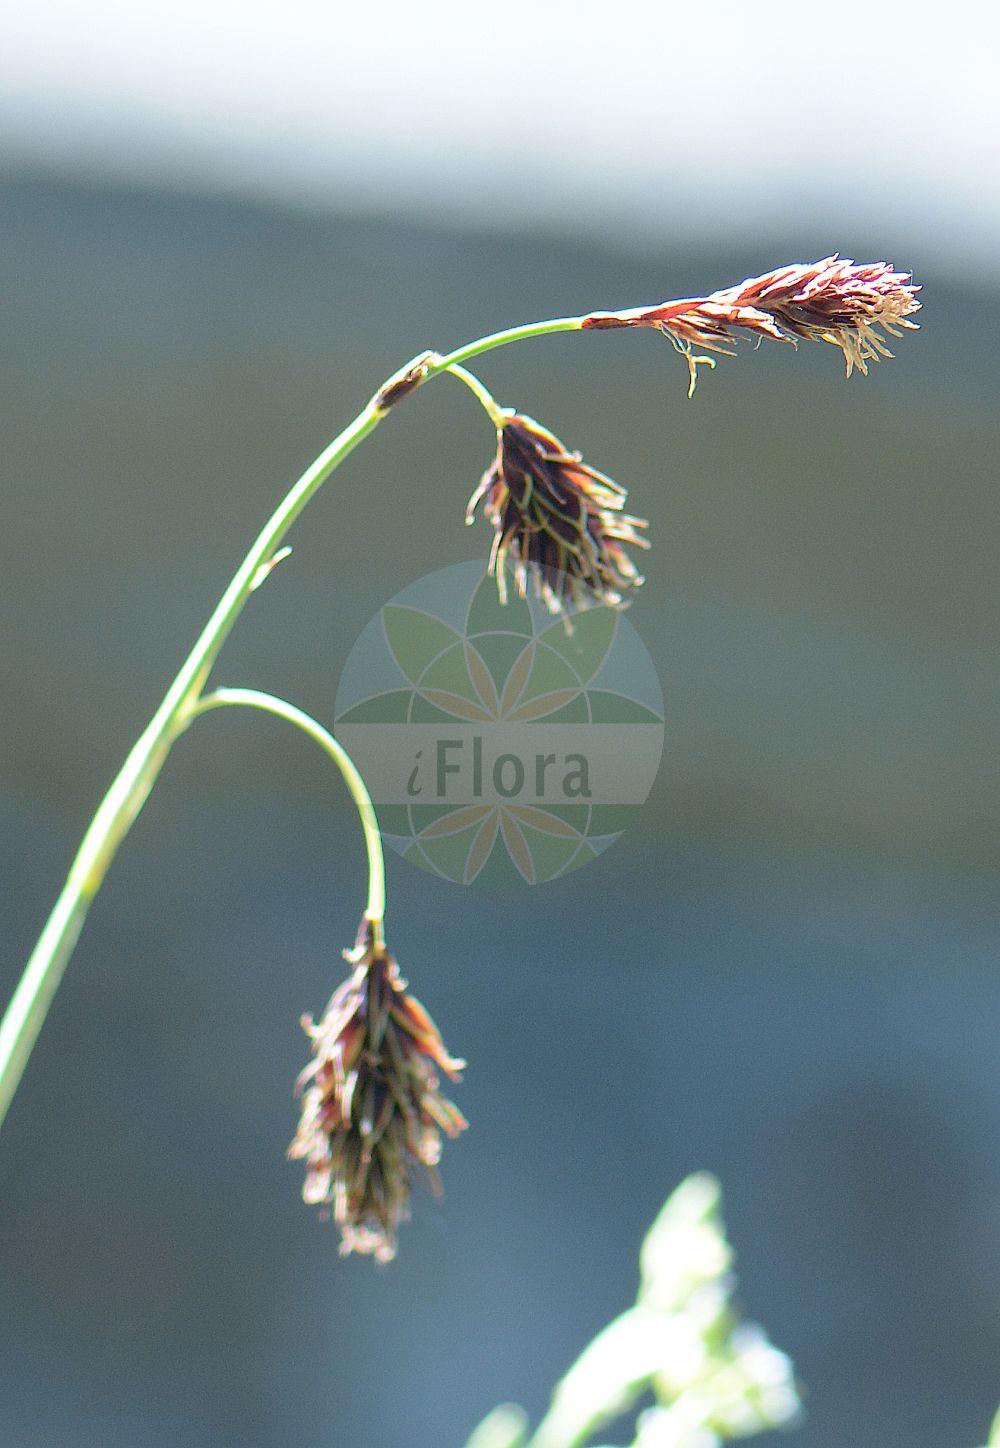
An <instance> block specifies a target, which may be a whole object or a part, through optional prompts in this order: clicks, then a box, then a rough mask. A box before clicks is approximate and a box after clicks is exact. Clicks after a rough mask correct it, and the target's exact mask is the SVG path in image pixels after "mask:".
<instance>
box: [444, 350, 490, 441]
mask: <svg viewBox="0 0 1000 1448" xmlns="http://www.w3.org/2000/svg"><path fill="white" fill-rule="evenodd" d="M448 372H449V374H450V376H452V377H457V378H458V380H459V382H464V383H465V385H466V387H467V388H468V389H469V391H470V392H471V393H473V394H474V396H475V397H476V398H477V399H478V401H479V403H480V405H481V406H482V408H483V410H484V411H485V413H486V415H487V417H488V418H489V419H490V421H491V422H492V424H493V426H494V427H495V428H498V429H499V428H501V427H503V408H502V407H501V406H500V404H499V403H498V402H497V400H496V398H495V397H494V396H493V394H492V392H488V391H487V389H486V388H485V387H484V386H483V384H482V383H481V382H480V380H479V378H478V377H476V376H475V374H474V373H472V372H466V370H465V368H464V367H460V366H459V365H458V363H457V362H453V363H452V364H451V366H450V367H449V368H448Z"/></svg>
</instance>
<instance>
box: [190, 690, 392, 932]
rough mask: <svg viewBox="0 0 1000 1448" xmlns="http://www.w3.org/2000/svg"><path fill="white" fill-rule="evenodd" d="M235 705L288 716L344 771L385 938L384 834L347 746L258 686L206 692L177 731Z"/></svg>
mask: <svg viewBox="0 0 1000 1448" xmlns="http://www.w3.org/2000/svg"><path fill="white" fill-rule="evenodd" d="M233 707H238V708H244V709H262V710H263V711H264V713H265V714H275V715H277V717H278V718H279V719H286V720H287V721H288V723H289V724H294V725H295V726H296V728H298V729H301V730H302V732H303V734H308V735H309V738H310V739H315V741H316V743H317V744H318V745H319V747H320V748H321V749H325V750H326V752H327V754H328V755H329V756H330V758H331V759H332V760H333V762H334V764H336V766H337V768H338V769H339V770H340V773H341V775H342V776H343V779H344V783H345V784H346V785H347V788H348V790H349V791H350V795H351V798H352V799H353V801H354V804H355V808H356V809H357V811H358V817H359V818H360V820H361V828H362V830H363V831H364V836H365V848H366V849H367V851H368V906H367V908H366V910H365V914H366V915H367V917H368V919H369V920H370V921H371V922H372V928H373V930H374V932H375V935H376V937H377V939H378V940H379V941H381V940H382V921H383V919H384V918H385V860H384V858H383V855H382V835H381V832H380V831H379V827H378V820H377V819H376V817H375V806H374V805H373V804H372V799H371V795H370V794H369V793H368V790H367V788H366V786H365V782H364V780H363V779H362V778H361V775H360V774H359V773H358V770H357V767H356V765H355V763H354V761H353V759H352V758H351V756H350V755H349V754H348V752H347V750H346V749H345V748H344V746H343V745H342V744H340V743H338V741H337V740H336V739H334V737H333V735H332V734H331V733H330V732H329V730H327V729H324V728H323V726H322V724H319V723H317V722H316V720H315V719H313V718H312V716H311V715H309V714H306V713H304V712H303V710H302V709H297V708H296V707H295V705H294V704H289V703H287V702H286V700H284V699H278V698H275V696H274V695H273V694H262V693H261V692H260V690H258V689H213V690H212V692H211V694H204V695H202V697H201V698H200V699H199V700H198V701H197V703H195V704H192V705H191V707H190V709H188V710H186V712H185V713H184V715H183V716H182V717H181V719H179V720H178V724H177V730H176V732H177V733H178V734H179V733H181V732H182V731H183V730H184V729H186V728H187V727H188V725H189V724H190V723H191V722H192V721H193V720H194V719H196V718H197V717H198V715H199V714H207V713H208V712H209V710H211V709H226V708H233Z"/></svg>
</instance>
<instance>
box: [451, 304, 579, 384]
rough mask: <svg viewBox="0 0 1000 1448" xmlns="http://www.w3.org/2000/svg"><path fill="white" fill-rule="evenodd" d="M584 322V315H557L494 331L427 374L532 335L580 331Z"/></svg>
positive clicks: (479, 338)
mask: <svg viewBox="0 0 1000 1448" xmlns="http://www.w3.org/2000/svg"><path fill="white" fill-rule="evenodd" d="M583 322H584V319H583V317H555V318H553V319H551V320H549V321H547V322H529V323H528V324H527V325H526V326H524V327H508V328H507V330H506V331H504V332H493V333H492V334H491V335H490V336H489V337H477V339H476V340H475V342H467V343H466V345H465V346H464V347H456V349H455V351H454V352H448V353H447V354H446V355H445V356H443V357H441V358H439V359H438V360H437V361H436V362H434V363H432V364H431V366H430V367H429V368H428V373H427V375H428V376H429V377H433V376H435V375H436V374H437V373H438V372H446V371H447V370H448V369H449V368H450V367H454V366H455V365H456V363H459V364H460V363H462V362H468V361H469V360H470V359H471V358H472V357H478V356H479V355H480V354H481V353H482V352H492V351H493V350H494V349H495V348H497V347H506V346H507V345H508V344H509V343H510V342H526V341H528V339H529V338H531V337H548V336H549V335H550V334H551V333H553V332H579V331H580V329H581V328H582V326H583Z"/></svg>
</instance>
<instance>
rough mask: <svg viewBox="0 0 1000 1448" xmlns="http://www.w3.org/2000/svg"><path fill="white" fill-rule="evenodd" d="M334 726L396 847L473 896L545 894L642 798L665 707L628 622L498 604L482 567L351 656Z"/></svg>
mask: <svg viewBox="0 0 1000 1448" xmlns="http://www.w3.org/2000/svg"><path fill="white" fill-rule="evenodd" d="M336 718H337V723H336V728H337V734H338V737H339V738H340V739H341V741H342V742H343V744H344V746H345V747H346V748H347V749H348V750H349V752H350V753H351V755H352V756H353V758H354V759H355V761H356V762H357V764H358V766H359V768H360V769H361V771H362V773H363V774H364V776H365V779H366V780H367V782H368V786H369V789H370V790H371V793H372V797H373V799H374V801H375V805H376V808H377V810H378V815H379V821H380V823H381V826H382V830H383V834H384V837H385V838H386V840H387V842H388V843H389V844H391V845H392V846H393V847H394V848H395V849H397V850H398V851H399V853H400V854H402V855H403V856H404V858H405V859H408V860H411V861H412V862H413V863H414V864H416V865H419V866H421V867H422V868H423V869H426V870H430V871H431V872H433V873H434V874H436V875H439V876H442V877H444V878H445V879H448V880H454V881H457V882H458V883H461V884H466V885H470V884H472V883H474V882H475V883H477V884H488V885H493V886H503V885H508V884H524V883H527V884H531V885H534V884H539V883H541V882H542V881H545V880H552V879H555V878H556V877H558V876H560V875H565V874H568V873H569V872H570V871H571V870H575V869H578V868H579V866H581V865H584V864H587V863H588V862H589V861H590V860H593V859H595V858H596V856H597V855H599V854H600V853H601V851H602V850H604V849H606V848H607V846H608V845H609V844H611V843H612V842H613V841H614V840H615V839H617V838H618V836H619V835H620V834H621V832H622V830H623V829H624V828H625V826H626V825H627V824H628V822H629V820H630V819H631V818H632V816H633V815H634V813H635V811H636V810H637V809H638V808H639V806H640V805H641V804H642V803H643V801H644V800H645V798H646V796H647V794H648V793H649V790H650V788H651V786H652V783H653V780H654V778H655V776H656V771H657V768H658V766H659V761H660V756H661V753H662V749H663V700H662V695H661V693H660V688H659V684H658V682H657V679H656V674H655V671H654V669H653V666H652V662H651V660H650V658H649V654H648V652H647V651H646V649H645V648H644V646H643V644H642V642H641V640H640V639H639V637H638V635H637V633H636V631H635V629H634V628H633V627H632V625H631V624H630V623H629V622H628V620H627V619H626V618H624V616H623V615H622V614H621V613H620V612H618V611H617V610H614V609H610V608H606V607H603V606H595V607H592V608H583V609H579V610H572V611H571V613H570V616H569V619H568V620H567V619H563V618H559V619H556V620H553V617H552V615H551V613H550V612H548V611H547V610H546V609H545V607H544V605H543V604H541V603H538V602H536V601H535V600H533V599H529V600H525V599H520V598H515V597H512V598H511V599H510V600H509V602H508V603H507V604H506V605H501V604H500V603H499V601H498V599H497V594H496V588H495V586H494V583H493V581H492V580H491V579H489V578H485V577H484V569H483V565H482V564H481V563H470V564H459V565H457V566H455V567H452V568H446V569H442V570H441V571H440V572H438V573H434V574H431V575H429V576H428V577H427V578H424V579H421V580H420V581H419V582H418V583H416V584H414V585H412V586H411V587H409V588H407V589H406V590H404V592H403V593H401V594H400V595H398V596H397V598H395V599H394V600H393V601H392V602H391V603H388V604H386V605H385V606H384V607H383V608H382V609H381V610H380V611H379V613H378V614H377V615H376V617H375V618H374V619H373V620H372V621H371V623H370V624H369V625H368V626H367V628H366V629H365V630H364V631H363V633H362V634H361V637H360V638H359V639H358V641H357V643H356V644H355V646H354V648H353V650H352V652H351V655H350V657H349V659H348V661H347V664H346V666H345V669H344V673H343V676H342V678H341V681H340V686H339V688H338V691H337V702H336Z"/></svg>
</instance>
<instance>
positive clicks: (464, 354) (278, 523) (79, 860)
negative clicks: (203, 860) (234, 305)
mask: <svg viewBox="0 0 1000 1448" xmlns="http://www.w3.org/2000/svg"><path fill="white" fill-rule="evenodd" d="M582 321H583V319H582V317H571V318H566V317H563V318H557V319H556V320H554V321H548V322H532V323H530V324H529V325H527V326H524V327H512V328H509V329H508V330H507V331H504V332H495V333H493V334H492V335H491V336H489V337H480V338H478V339H477V340H476V341H475V342H469V343H468V344H467V345H466V346H464V347H459V348H458V349H457V350H456V351H454V352H451V353H449V354H448V355H447V356H441V355H439V354H437V353H431V354H426V355H425V357H423V358H420V359H417V363H418V364H419V365H418V366H417V367H416V372H415V374H413V375H414V377H415V380H413V381H412V382H410V383H409V384H408V385H406V386H404V387H403V388H402V389H401V391H400V392H399V393H398V395H399V396H405V395H406V394H407V393H408V392H409V391H411V390H413V389H414V388H415V387H416V386H419V385H421V384H422V383H423V382H426V381H428V380H429V379H430V378H431V377H436V376H438V375H439V374H440V373H441V372H446V371H448V370H449V368H451V367H456V366H457V367H461V364H462V363H463V362H466V361H468V360H469V358H471V357H476V356H479V355H480V354H481V353H483V352H490V351H492V350H493V349H494V348H495V347H505V346H507V345H508V344H509V343H511V342H520V341H525V340H527V339H528V338H531V337H542V336H545V335H547V334H548V333H551V332H568V331H577V330H579V328H580V326H581V324H582ZM414 365H415V364H410V369H409V373H408V369H407V368H404V369H402V373H403V374H407V375H409V374H410V373H412V372H413V368H414ZM400 375H401V374H399V373H397V374H395V375H394V378H391V379H389V382H388V383H387V384H386V385H385V386H386V387H387V388H388V387H390V384H392V383H393V382H396V383H397V385H398V379H399V377H400ZM468 377H469V374H465V376H464V377H463V380H466V382H467V385H468ZM486 395H487V396H488V394H486ZM480 401H484V398H483V397H482V396H481V397H480ZM392 405H393V402H392V393H391V392H389V393H386V392H385V391H384V389H379V392H376V394H375V395H374V397H373V398H372V399H371V401H370V402H368V403H367V404H366V406H365V407H363V408H362V409H361V411H360V412H359V413H358V415H357V417H356V418H355V419H354V421H353V422H351V423H349V424H348V425H347V427H345V428H344V430H343V432H341V433H340V434H338V436H337V437H335V438H334V440H333V442H331V443H330V444H329V446H328V447H326V448H324V450H323V451H322V452H321V453H320V455H319V457H318V458H317V459H316V460H315V462H313V463H311V464H310V466H309V467H308V468H307V469H306V471H305V472H304V473H303V474H302V476H301V478H299V480H298V482H297V483H295V484H294V486H293V487H292V488H291V490H290V491H289V492H288V494H287V495H286V497H285V498H284V499H283V501H282V502H281V503H279V505H278V507H277V508H276V509H275V511H274V513H273V514H272V515H271V517H270V518H269V519H268V521H267V523H266V524H265V525H264V527H263V529H262V530H261V532H260V534H259V535H258V537H257V539H256V541H255V542H254V544H253V546H252V547H251V549H250V551H249V552H248V553H247V555H246V557H245V558H244V560H243V562H242V563H241V564H240V566H239V568H238V569H237V571H236V573H235V574H234V576H233V578H232V581H231V582H230V584H229V587H228V588H227V589H226V591H225V593H224V594H223V595H222V597H221V599H220V600H219V603H218V605H217V606H216V608H215V611H214V612H213V614H212V616H211V618H210V619H209V621H208V623H207V624H206V625H205V627H204V629H203V630H202V632H201V635H200V636H199V638H198V641H197V642H196V644H195V646H194V648H193V649H192V650H191V652H190V654H189V655H188V657H187V658H186V660H185V661H184V663H183V665H182V666H181V670H180V672H179V673H178V675H177V677H176V679H175V680H174V682H173V683H172V684H171V685H170V688H169V689H168V690H167V692H166V694H165V695H164V698H163V701H162V703H161V704H160V706H159V708H158V709H157V710H156V713H155V714H154V715H153V717H152V719H151V720H150V721H149V724H148V725H147V726H146V728H145V729H144V730H143V732H142V734H141V735H140V737H139V739H138V740H137V741H136V743H135V745H134V746H133V748H132V750H131V752H130V753H129V755H128V758H127V759H126V760H125V763H124V764H123V765H122V768H121V770H120V771H119V773H118V776H117V778H116V779H115V780H114V782H113V783H112V785H111V787H110V789H109V790H108V792H107V794H106V795H105V796H104V799H103V800H102V801H101V803H100V805H99V807H98V810H97V813H96V814H95V815H94V818H93V820H92V821H91V823H90V825H89V827H88V829H87V832H86V834H85V835H84V837H83V842H82V843H81V845H80V848H79V850H78V851H77V855H76V859H75V860H74V861H73V864H72V866H71V868H70V872H69V875H68V877H67V880H66V883H65V885H64V886H63V889H62V891H61V892H60V895H59V898H58V900H57V901H56V903H55V905H54V906H53V909H52V913H51V915H50V916H49V919H48V920H47V922H46V924H45V928H44V929H43V931H42V933H41V936H40V937H39V940H38V943H37V945H36V946H35V948H34V950H33V951H32V953H31V956H30V958H29V960H28V963H27V965H26V966H25V969H24V973H23V975H22V976H21V979H20V981H19V983H18V985H17V988H16V990H15V991H14V994H13V996H12V997H11V1001H10V1005H9V1006H8V1008H7V1011H6V1013H5V1014H4V1017H3V1020H2V1021H0V1124H2V1122H3V1120H4V1117H5V1116H6V1114H7V1108H8V1107H9V1105H10V1102H11V1100H12V1098H13V1096H14V1092H15V1091H16V1090H17V1086H18V1082H19V1081H20V1079H21V1075H22V1073H23V1071H24V1068H25V1066H26V1064H27V1061H28V1058H29V1056H30V1055H31V1051H32V1048H33V1047H34V1044H35V1041H36V1040H37V1039H38V1033H39V1031H40V1030H41V1028H42V1023H43V1022H44V1020H45V1016H46V1014H47V1012H48V1009H49V1006H50V1004H51V1003H52V999H53V997H54V995H55V993H56V990H57V989H58V986H59V982H60V980H61V979H62V976H63V972H64V970H65V969H66V965H67V963H68V961H69V958H70V956H71V955H72V953H73V947H74V946H75V944H76V942H77V939H78V937H79V934H80V930H81V929H82V927H83V922H84V920H85V919H86V915H87V911H88V909H89V907H90V903H91V901H92V900H93V898H94V896H95V895H96V894H97V892H98V890H99V889H100V887H101V884H102V882H103V880H104V876H105V874H106V873H107V869H108V866H109V865H110V863H111V861H112V860H113V859H114V856H115V852H116V851H117V849H118V846H119V845H120V844H121V842H122V840H123V839H124V838H125V836H126V834H127V833H128V831H129V829H130V828H131V826H132V824H133V822H134V821H135V819H136V817H137V815H138V814H139V811H140V810H141V809H142V806H143V804H144V803H145V801H146V798H147V796H148V794H149V791H150V790H151V789H152V787H153V784H154V783H155V781H156V778H157V776H158V775H159V773H160V770H161V769H162V768H163V765H164V763H165V761H166V758H167V755H168V753H169V751H170V746H171V744H172V743H173V741H174V739H175V738H176V737H177V734H178V733H179V732H180V730H181V729H182V728H183V722H184V720H185V719H190V718H191V713H192V709H193V708H194V707H195V706H196V705H197V703H198V701H199V699H200V697H201V693H202V690H203V689H204V687H205V684H206V682H207V680H208V676H209V674H210V673H211V670H212V666H213V664H214V663H215V660H216V658H217V657H218V654H219V650H220V649H221V648H222V645H223V643H224V642H225V640H226V638H227V637H228V636H229V633H230V631H231V629H232V627H233V625H234V624H235V622H236V620H237V619H238V618H239V616H240V614H241V613H242V611H243V609H244V607H245V605H246V602H247V599H248V598H249V597H250V595H251V593H252V592H253V591H254V589H255V587H256V586H257V585H258V584H259V583H260V582H261V580H262V579H263V578H264V577H266V573H267V570H268V568H269V567H270V565H271V564H272V563H273V562H274V561H275V556H276V554H277V553H278V550H279V549H280V547H281V544H282V542H283V540H284V537H285V535H286V533H287V532H288V530H289V528H290V527H291V526H292V524H293V523H294V522H295V520H296V518H297V517H298V516H299V514H300V513H301V512H302V509H303V508H304V507H305V506H306V504H307V503H308V502H309V500H310V499H311V498H312V497H313V496H314V495H315V493H316V492H317V491H318V489H319V488H320V487H321V486H322V484H323V483H324V482H325V481H326V479H327V478H328V477H329V476H330V474H331V473H332V472H333V471H334V469H335V468H336V467H338V466H339V465H340V463H342V462H343V461H344V459H345V458H346V457H347V456H348V454H349V453H351V452H353V450H354V449H355V448H356V447H357V445H358V444H359V443H360V442H362V441H363V439H364V438H366V437H367V436H368V434H369V433H370V432H371V431H372V430H373V429H374V428H375V427H376V426H377V425H378V423H379V422H381V420H382V418H383V417H385V416H386V415H387V414H388V412H389V411H390V410H391V406H392ZM485 405H486V404H485V401H484V406H485ZM487 410H488V411H489V408H487Z"/></svg>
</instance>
